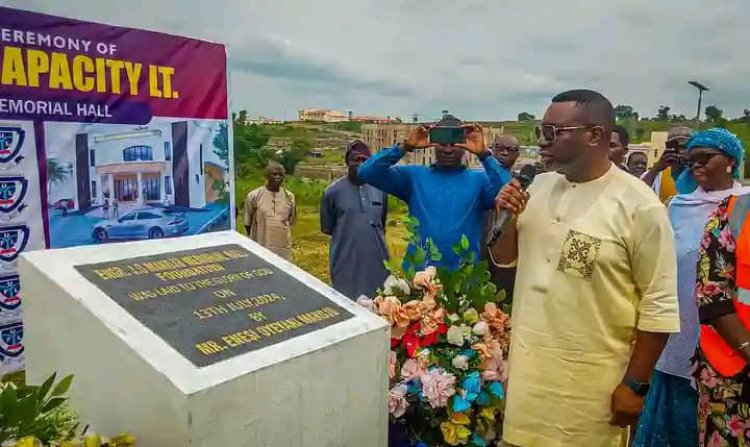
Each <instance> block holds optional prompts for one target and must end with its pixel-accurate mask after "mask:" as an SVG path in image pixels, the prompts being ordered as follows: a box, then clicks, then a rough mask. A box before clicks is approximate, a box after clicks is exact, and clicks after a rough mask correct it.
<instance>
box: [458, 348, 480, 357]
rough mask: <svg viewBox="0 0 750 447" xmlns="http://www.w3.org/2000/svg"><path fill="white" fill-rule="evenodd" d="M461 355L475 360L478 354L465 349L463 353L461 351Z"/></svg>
mask: <svg viewBox="0 0 750 447" xmlns="http://www.w3.org/2000/svg"><path fill="white" fill-rule="evenodd" d="M461 355H465V356H466V357H468V358H470V359H473V358H474V356H476V355H477V352H476V351H475V350H473V349H464V350H463V351H461Z"/></svg>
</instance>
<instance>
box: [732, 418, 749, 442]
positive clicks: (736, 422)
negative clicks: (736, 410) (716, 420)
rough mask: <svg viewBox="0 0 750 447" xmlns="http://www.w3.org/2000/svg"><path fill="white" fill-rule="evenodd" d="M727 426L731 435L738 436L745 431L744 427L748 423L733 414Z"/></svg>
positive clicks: (746, 426)
mask: <svg viewBox="0 0 750 447" xmlns="http://www.w3.org/2000/svg"><path fill="white" fill-rule="evenodd" d="M727 428H728V429H729V431H731V432H732V436H734V437H735V438H739V437H740V435H742V434H743V433H744V432H745V429H746V428H748V424H747V422H745V421H743V420H741V419H740V418H738V417H737V415H736V414H735V415H732V417H731V418H730V419H729V422H727Z"/></svg>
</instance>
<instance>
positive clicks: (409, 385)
mask: <svg viewBox="0 0 750 447" xmlns="http://www.w3.org/2000/svg"><path fill="white" fill-rule="evenodd" d="M421 391H422V384H421V383H419V379H412V380H410V381H408V382H406V392H407V393H408V394H418V393H420V392H421Z"/></svg>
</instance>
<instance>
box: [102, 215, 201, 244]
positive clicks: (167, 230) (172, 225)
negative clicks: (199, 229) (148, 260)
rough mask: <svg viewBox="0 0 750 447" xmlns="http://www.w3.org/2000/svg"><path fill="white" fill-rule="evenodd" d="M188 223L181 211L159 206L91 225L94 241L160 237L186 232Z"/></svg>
mask: <svg viewBox="0 0 750 447" xmlns="http://www.w3.org/2000/svg"><path fill="white" fill-rule="evenodd" d="M189 226H190V224H189V222H188V220H187V219H186V218H185V215H184V214H183V213H175V212H170V211H168V210H165V209H161V208H142V209H137V210H133V211H130V212H128V213H126V214H123V215H122V217H119V218H113V219H105V220H101V221H99V222H97V223H95V224H94V225H93V228H92V232H91V236H92V238H93V239H94V241H96V242H106V241H108V240H113V239H117V240H133V239H160V238H163V237H172V236H180V235H183V234H185V233H187V231H188V228H189Z"/></svg>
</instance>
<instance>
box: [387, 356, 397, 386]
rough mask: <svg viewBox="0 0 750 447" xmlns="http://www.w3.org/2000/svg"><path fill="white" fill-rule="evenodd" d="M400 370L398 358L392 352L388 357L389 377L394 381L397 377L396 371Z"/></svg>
mask: <svg viewBox="0 0 750 447" xmlns="http://www.w3.org/2000/svg"><path fill="white" fill-rule="evenodd" d="M397 368H398V358H397V357H396V353H395V352H393V351H391V352H390V354H389V355H388V377H390V379H391V380H393V378H394V377H396V369H397Z"/></svg>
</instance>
